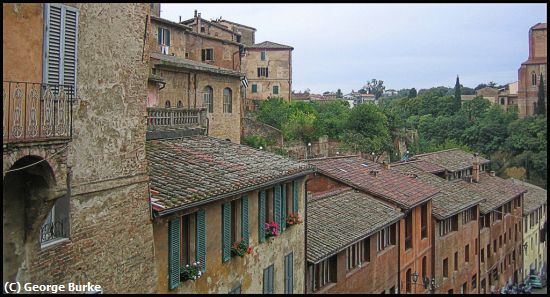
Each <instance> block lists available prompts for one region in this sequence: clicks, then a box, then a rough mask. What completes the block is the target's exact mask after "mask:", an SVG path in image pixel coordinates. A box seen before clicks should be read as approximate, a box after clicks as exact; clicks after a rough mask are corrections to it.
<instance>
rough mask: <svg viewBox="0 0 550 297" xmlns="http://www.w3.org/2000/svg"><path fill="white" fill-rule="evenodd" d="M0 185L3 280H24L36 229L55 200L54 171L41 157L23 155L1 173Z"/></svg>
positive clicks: (36, 243)
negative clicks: (0, 194) (0, 196)
mask: <svg viewBox="0 0 550 297" xmlns="http://www.w3.org/2000/svg"><path fill="white" fill-rule="evenodd" d="M39 161H40V162H39ZM37 162H38V163H37ZM3 188H4V189H3V218H4V222H3V231H4V232H3V249H4V252H3V277H2V278H3V281H4V283H5V282H7V281H20V280H25V272H26V271H27V268H28V265H30V260H31V259H32V258H33V257H32V255H33V254H34V253H35V252H36V251H38V249H39V248H40V229H41V227H42V224H43V222H44V220H45V219H46V217H47V216H48V214H49V213H50V211H51V209H52V207H53V205H54V203H55V201H54V200H52V199H51V198H52V197H53V192H54V188H55V177H54V173H53V170H52V168H51V167H50V165H49V164H48V162H47V161H45V160H43V158H41V157H38V156H25V157H23V158H21V159H19V160H18V161H16V162H15V163H14V164H13V165H12V166H11V167H10V169H9V170H8V172H7V173H6V174H5V175H4V181H3ZM66 200H67V201H68V197H66Z"/></svg>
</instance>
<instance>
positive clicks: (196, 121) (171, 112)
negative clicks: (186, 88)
mask: <svg viewBox="0 0 550 297" xmlns="http://www.w3.org/2000/svg"><path fill="white" fill-rule="evenodd" d="M205 124H206V109H204V108H197V109H187V108H165V107H147V128H148V130H155V129H157V128H166V127H190V126H205Z"/></svg>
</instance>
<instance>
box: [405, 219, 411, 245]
mask: <svg viewBox="0 0 550 297" xmlns="http://www.w3.org/2000/svg"><path fill="white" fill-rule="evenodd" d="M412 224H413V222H412V213H409V215H407V217H406V218H405V250H408V249H411V248H412V246H413V244H412Z"/></svg>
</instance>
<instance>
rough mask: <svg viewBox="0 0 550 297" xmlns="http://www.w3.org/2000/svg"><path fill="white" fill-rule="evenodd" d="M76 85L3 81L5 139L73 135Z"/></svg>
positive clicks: (29, 140)
mask: <svg viewBox="0 0 550 297" xmlns="http://www.w3.org/2000/svg"><path fill="white" fill-rule="evenodd" d="M73 98H74V86H73V85H59V84H42V83H31V82H15V81H3V84H2V101H3V105H2V117H3V121H2V122H3V123H2V124H3V130H2V132H3V134H2V135H3V142H4V143H15V142H34V141H47V140H54V139H61V140H70V139H71V137H72V104H73V101H74V100H73Z"/></svg>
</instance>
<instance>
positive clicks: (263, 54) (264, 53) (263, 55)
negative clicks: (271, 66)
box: [260, 51, 266, 61]
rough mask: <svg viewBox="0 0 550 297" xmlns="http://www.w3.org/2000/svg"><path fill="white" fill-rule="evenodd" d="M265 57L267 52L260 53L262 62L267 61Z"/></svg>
mask: <svg viewBox="0 0 550 297" xmlns="http://www.w3.org/2000/svg"><path fill="white" fill-rule="evenodd" d="M265 56H266V52H265V51H263V52H261V53H260V59H261V60H262V61H265Z"/></svg>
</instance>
